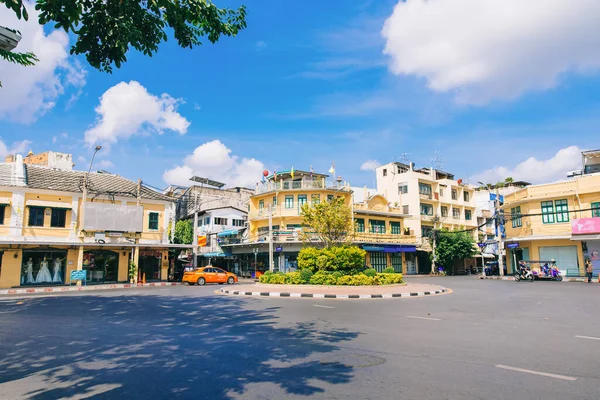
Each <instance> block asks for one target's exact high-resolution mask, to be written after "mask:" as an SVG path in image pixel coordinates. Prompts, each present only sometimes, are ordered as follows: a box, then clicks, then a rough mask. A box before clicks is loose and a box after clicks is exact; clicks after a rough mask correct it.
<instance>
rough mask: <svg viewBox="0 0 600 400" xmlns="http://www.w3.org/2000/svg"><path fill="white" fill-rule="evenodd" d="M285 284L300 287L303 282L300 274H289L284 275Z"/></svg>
mask: <svg viewBox="0 0 600 400" xmlns="http://www.w3.org/2000/svg"><path fill="white" fill-rule="evenodd" d="M285 283H286V284H288V285H302V284H303V283H305V281H304V280H303V279H302V275H301V274H300V272H289V273H287V274H285Z"/></svg>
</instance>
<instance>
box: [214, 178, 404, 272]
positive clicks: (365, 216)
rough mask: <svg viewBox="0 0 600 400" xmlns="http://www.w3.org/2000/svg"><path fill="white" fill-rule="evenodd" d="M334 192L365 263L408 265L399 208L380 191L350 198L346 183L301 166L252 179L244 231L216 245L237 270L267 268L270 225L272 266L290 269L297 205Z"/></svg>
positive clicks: (298, 245) (298, 232)
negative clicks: (352, 227) (348, 214)
mask: <svg viewBox="0 0 600 400" xmlns="http://www.w3.org/2000/svg"><path fill="white" fill-rule="evenodd" d="M335 198H342V199H343V200H344V203H345V204H346V205H347V206H348V207H349V208H350V209H351V210H352V212H353V216H354V221H355V232H353V233H352V235H353V236H352V238H353V239H352V240H353V241H354V243H355V244H357V245H359V246H361V247H362V248H363V249H365V250H366V251H367V257H366V260H365V263H366V265H368V266H372V267H374V268H376V269H378V270H383V269H385V268H386V267H394V268H395V269H396V270H397V271H403V272H407V271H409V269H410V266H412V265H414V262H415V261H414V253H415V251H416V248H415V244H416V238H415V237H414V235H410V233H409V232H408V231H406V230H405V226H404V218H405V217H406V215H404V214H403V213H402V209H401V208H399V207H393V206H390V204H389V202H388V201H387V199H385V197H384V196H380V195H375V196H368V197H367V198H365V199H364V201H361V202H359V203H356V204H355V203H354V202H353V190H352V188H351V187H350V186H349V185H348V184H347V183H343V182H342V181H341V180H340V179H338V180H336V181H334V180H332V179H329V177H328V176H327V175H324V174H317V173H313V172H306V171H294V172H293V173H292V172H291V171H287V172H281V173H278V174H277V175H272V176H269V177H268V178H267V180H266V181H265V183H263V184H258V186H257V188H256V192H255V194H254V195H252V196H251V197H250V201H249V203H248V204H249V214H248V231H247V234H246V236H245V237H242V235H237V236H236V235H231V236H228V237H226V238H223V239H222V242H221V243H222V244H221V247H223V248H224V249H225V250H226V253H228V254H232V255H234V256H236V257H237V259H238V263H239V267H240V270H241V271H242V274H244V273H250V274H251V273H253V271H254V269H255V268H256V271H257V272H261V271H265V270H268V269H269V253H268V252H269V237H270V235H269V227H270V228H271V230H272V233H271V237H272V240H273V248H274V265H273V268H274V269H275V270H280V271H289V270H290V269H294V268H296V267H297V256H298V253H299V252H300V250H301V249H302V247H303V245H304V244H303V242H302V226H303V216H302V207H303V206H304V205H305V204H313V205H314V204H318V203H320V202H324V201H331V200H333V199H335ZM409 253H410V254H409ZM406 254H409V255H408V256H406Z"/></svg>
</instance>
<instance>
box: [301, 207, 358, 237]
mask: <svg viewBox="0 0 600 400" xmlns="http://www.w3.org/2000/svg"><path fill="white" fill-rule="evenodd" d="M302 216H303V217H304V220H303V225H304V226H305V229H304V230H303V240H304V241H306V242H312V241H311V239H312V238H316V239H318V241H319V242H320V243H319V244H320V245H322V246H324V247H331V246H339V245H343V244H347V243H349V242H350V240H351V236H352V235H351V234H352V232H353V226H352V210H350V207H348V206H347V205H346V203H345V202H344V199H343V198H336V199H332V200H330V201H325V202H323V203H319V204H312V205H311V204H308V203H307V204H305V205H303V206H302Z"/></svg>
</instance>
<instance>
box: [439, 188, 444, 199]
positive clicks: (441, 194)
mask: <svg viewBox="0 0 600 400" xmlns="http://www.w3.org/2000/svg"><path fill="white" fill-rule="evenodd" d="M440 197H444V188H440Z"/></svg>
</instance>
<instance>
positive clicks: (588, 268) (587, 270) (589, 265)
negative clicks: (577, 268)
mask: <svg viewBox="0 0 600 400" xmlns="http://www.w3.org/2000/svg"><path fill="white" fill-rule="evenodd" d="M593 272H594V266H593V265H592V262H591V261H590V260H585V274H586V275H587V278H588V283H592V273H593Z"/></svg>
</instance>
